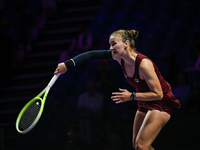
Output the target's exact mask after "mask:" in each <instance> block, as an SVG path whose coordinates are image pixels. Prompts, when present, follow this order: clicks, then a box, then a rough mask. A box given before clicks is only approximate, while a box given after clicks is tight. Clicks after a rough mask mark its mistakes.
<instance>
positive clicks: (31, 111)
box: [19, 101, 41, 130]
mask: <svg viewBox="0 0 200 150" xmlns="http://www.w3.org/2000/svg"><path fill="white" fill-rule="evenodd" d="M40 107H41V106H40V104H39V102H37V101H36V102H34V103H32V104H31V105H30V106H29V107H28V108H27V109H26V110H25V112H24V113H23V115H22V117H21V120H20V122H19V129H20V130H26V129H27V128H29V127H30V126H31V125H32V123H33V122H34V121H35V119H36V118H37V116H38V114H39V111H40Z"/></svg>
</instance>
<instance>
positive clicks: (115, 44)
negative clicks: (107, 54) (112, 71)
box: [109, 34, 125, 59]
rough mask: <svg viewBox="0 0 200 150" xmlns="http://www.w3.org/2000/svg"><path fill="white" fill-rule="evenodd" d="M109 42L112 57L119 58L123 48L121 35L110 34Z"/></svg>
mask: <svg viewBox="0 0 200 150" xmlns="http://www.w3.org/2000/svg"><path fill="white" fill-rule="evenodd" d="M109 43H110V50H111V51H112V56H113V59H117V58H120V57H121V56H122V55H123V54H124V49H125V45H124V42H123V41H122V37H121V36H120V35H119V34H115V35H111V36H110V39H109Z"/></svg>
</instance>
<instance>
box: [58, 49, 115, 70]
mask: <svg viewBox="0 0 200 150" xmlns="http://www.w3.org/2000/svg"><path fill="white" fill-rule="evenodd" d="M111 59H112V52H111V51H110V50H93V51H89V52H84V53H81V54H79V55H77V56H75V57H74V58H72V59H69V60H67V61H65V62H63V63H60V64H58V67H57V69H56V71H55V72H54V73H55V74H58V73H61V74H63V73H65V72H66V71H67V70H68V69H69V68H72V67H74V66H76V65H78V64H81V63H84V62H86V61H89V60H111Z"/></svg>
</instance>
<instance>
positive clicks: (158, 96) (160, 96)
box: [157, 92, 163, 100]
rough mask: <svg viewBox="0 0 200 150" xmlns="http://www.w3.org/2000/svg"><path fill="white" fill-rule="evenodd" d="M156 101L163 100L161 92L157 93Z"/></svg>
mask: <svg viewBox="0 0 200 150" xmlns="http://www.w3.org/2000/svg"><path fill="white" fill-rule="evenodd" d="M157 99H158V100H162V99H163V92H158V93H157Z"/></svg>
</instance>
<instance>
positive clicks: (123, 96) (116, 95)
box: [111, 88, 131, 104]
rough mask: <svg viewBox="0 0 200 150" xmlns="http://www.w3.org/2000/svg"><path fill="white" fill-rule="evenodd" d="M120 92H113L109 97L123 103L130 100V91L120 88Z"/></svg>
mask: <svg viewBox="0 0 200 150" xmlns="http://www.w3.org/2000/svg"><path fill="white" fill-rule="evenodd" d="M119 91H120V92H113V93H112V95H113V96H111V99H112V100H113V101H114V102H115V103H116V104H118V103H123V102H127V101H130V100H131V97H130V96H131V92H129V91H128V90H126V89H120V88H119Z"/></svg>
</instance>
